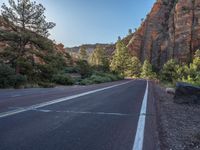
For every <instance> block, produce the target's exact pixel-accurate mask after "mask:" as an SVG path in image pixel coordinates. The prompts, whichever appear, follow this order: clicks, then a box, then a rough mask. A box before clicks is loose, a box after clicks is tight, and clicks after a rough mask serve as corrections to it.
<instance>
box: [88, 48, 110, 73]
mask: <svg viewBox="0 0 200 150" xmlns="http://www.w3.org/2000/svg"><path fill="white" fill-rule="evenodd" d="M89 62H90V64H91V65H92V66H94V67H97V68H102V69H103V71H106V70H108V69H109V60H108V57H107V55H106V52H105V49H103V48H101V47H100V46H97V47H96V49H95V50H94V51H93V52H92V54H91V55H90V58H89Z"/></svg>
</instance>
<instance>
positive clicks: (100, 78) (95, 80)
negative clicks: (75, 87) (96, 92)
mask: <svg viewBox="0 0 200 150" xmlns="http://www.w3.org/2000/svg"><path fill="white" fill-rule="evenodd" d="M121 79H122V77H121V76H119V75H115V74H111V73H102V72H95V73H94V74H93V75H92V76H90V77H89V78H86V79H83V80H82V81H81V82H80V84H82V85H89V84H99V83H105V82H111V81H117V80H121Z"/></svg>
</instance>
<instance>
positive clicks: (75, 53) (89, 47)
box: [65, 43, 115, 57]
mask: <svg viewBox="0 0 200 150" xmlns="http://www.w3.org/2000/svg"><path fill="white" fill-rule="evenodd" d="M97 46H100V47H102V48H103V49H105V50H106V52H107V54H108V55H109V56H111V55H112V53H113V52H114V50H115V45H114V44H100V43H97V44H84V45H81V46H76V47H67V48H65V49H66V52H68V53H70V54H71V55H72V56H74V57H77V56H78V53H79V50H80V48H81V47H84V48H85V49H86V51H87V52H88V54H91V53H92V52H93V51H94V49H95V48H96V47H97Z"/></svg>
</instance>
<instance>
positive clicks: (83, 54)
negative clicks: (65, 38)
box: [79, 46, 88, 61]
mask: <svg viewBox="0 0 200 150" xmlns="http://www.w3.org/2000/svg"><path fill="white" fill-rule="evenodd" d="M79 59H80V60H86V61H87V60H88V53H87V50H86V48H85V47H83V46H82V47H81V48H80V50H79Z"/></svg>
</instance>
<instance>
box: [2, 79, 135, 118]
mask: <svg viewBox="0 0 200 150" xmlns="http://www.w3.org/2000/svg"><path fill="white" fill-rule="evenodd" d="M130 82H132V81H128V82H125V83H121V84H117V85H113V86H109V87H105V88H101V89H97V90H92V91H89V92H84V93H81V94H77V95H73V96H68V97H63V98H60V99H56V100H52V101H49V102H44V103H40V104H36V105H32V106H28V107H26V108H19V109H16V110H12V111H8V112H3V113H0V118H4V117H8V116H12V115H15V114H19V113H22V112H26V111H29V110H33V109H37V108H42V107H45V106H49V105H53V104H57V103H60V102H64V101H68V100H71V99H74V98H78V97H81V96H85V95H89V94H93V93H96V92H100V91H104V90H107V89H111V88H114V87H118V86H121V85H125V84H128V83H130Z"/></svg>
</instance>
